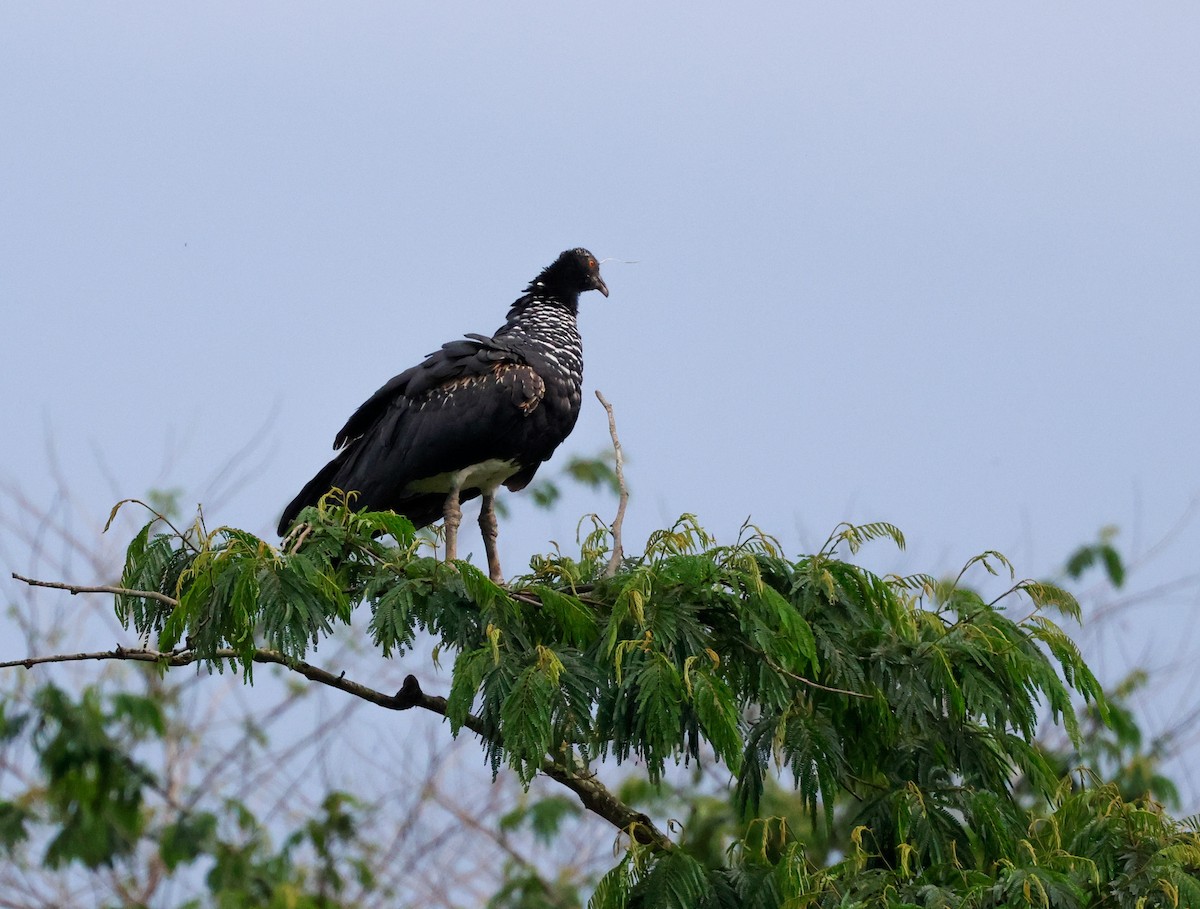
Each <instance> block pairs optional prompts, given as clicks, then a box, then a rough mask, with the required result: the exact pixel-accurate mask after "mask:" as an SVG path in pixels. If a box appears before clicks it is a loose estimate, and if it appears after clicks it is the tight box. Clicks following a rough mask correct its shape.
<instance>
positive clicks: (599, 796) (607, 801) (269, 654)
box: [0, 583, 675, 851]
mask: <svg viewBox="0 0 1200 909" xmlns="http://www.w3.org/2000/svg"><path fill="white" fill-rule="evenodd" d="M45 586H54V587H62V588H63V589H67V590H69V589H71V588H70V586H69V585H58V584H49V583H47V584H46V585H45ZM117 590H118V591H119V592H129V593H134V594H137V595H139V596H140V595H142V593H141V592H139V591H123V590H122V589H121V588H117ZM79 592H81V593H82V592H91V590H88V591H84V590H81V591H79ZM99 592H113V591H111V590H107V589H103V588H102V589H100V591H99ZM238 658H240V655H239V653H238V652H237V651H236V650H231V649H225V648H223V649H220V650H217V651H216V652H214V653H213V654H211V655H208V656H205V657H204V659H214V660H225V659H229V660H232V659H238ZM200 659H201V657H200V656H199V655H198V654H197V653H196V652H195V651H193V650H168V651H158V650H150V649H138V650H128V649H126V648H124V647H116V648H114V649H112V650H100V651H92V652H90V653H64V654H56V655H54V656H41V657H27V658H26V659H23V660H9V661H7V662H3V663H0V669H9V668H14V667H17V666H23V667H25V668H26V669H31V668H33V667H34V666H37V665H40V664H43V663H75V662H80V661H83V660H132V661H134V662H140V663H157V664H159V665H164V666H169V667H175V666H189V665H191V664H193V663H196V662H198V661H199V660H200ZM252 659H253V660H254V662H256V663H267V664H274V665H277V666H282V667H283V668H285V669H288V670H290V671H291V672H296V673H299V674H300V675H302V676H304V677H305V678H306V679H308V680H309V681H311V682H316V683H318V684H321V685H327V686H329V687H330V688H336V689H337V690H338V691H344V692H345V693H346V694H351V695H353V696H354V697H357V698H362V699H363V700H364V701H369V702H370V703H372V704H376V705H378V706H380V707H385V708H387V709H389V710H409V709H411V708H413V707H419V708H421V709H422V710H428V711H429V712H430V713H436V714H437V715H438V716H443V717H444V716H446V699H445V698H443V697H437V696H434V695H429V694H426V693H425V692H424V691H422V690H421V684H420V682H418V681H417V679H416V676H412V675H409V676H407V677H405V679H404V683H403V684H402V685H401V686H400V690H399V691H397V692H396V693H395V694H384V693H383V692H382V691H376V690H375V689H374V688H369V687H367V686H366V685H362V684H359V683H358V682H355V681H352V680H350V679H348V678H346V674H345V673H344V672H343V673H339V674H337V675H335V674H334V673H332V672H330V671H329V670H327V669H322V668H320V667H319V666H314V665H312V664H311V663H308V662H305V661H304V660H293V659H292V658H290V657H288V656H287V655H286V654H283V653H280V652H279V651H277V650H264V649H260V650H256V651H254V654H253V657H252ZM463 726H465V727H466V728H467V729H469V730H471V732H473V733H475V734H476V735H477V736H479V737H480V738H481V739H484V740H485V741H489V742H494V741H496V735H495V733H494V732H493V731H492V730H489V729H488V728H487V726H486V725H485V724H484V722H483V720H482V719H480V718H479V717H477V716H475V715H474V714H470V713H469V714H467V716H466V719H464V721H463ZM540 769H541V772H542V773H544V774H545V775H546V776H548V777H550V778H551V779H552V780H554V781H555V782H557V783H559V784H561V785H563V786H565V787H566V788H567V789H570V790H571V791H572V792H574V793H575V795H577V796H578V797H579V801H580V802H581V803H582V804H583V806H584V807H585V808H587V809H588V810H589V811H591V812H592V813H594V814H597V815H599V816H600V817H602V818H603V819H604V820H606V821H608V822H609V823H610V824H612V825H613V826H614V827H616V828H617V829H618V830H622V831H625V832H626V833H627V834H629V835H630V836H631V837H633V838H634V839H635V840H637V842H639V843H642V844H643V845H647V846H651V847H653V848H654V849H656V850H662V851H665V850H670V849H674V848H675V845H674V843H672V842H671V840H670V839H669V838H668V837H667V836H666V834H664V833H663V832H662V831H660V830H659V829H658V828H657V827H656V826H655V825H654V822H653V821H652V820H651V819H650V818H649V817H648V816H647V815H645V814H642V813H641V812H640V811H634V810H633V809H632V808H630V807H629V806H628V805H626V804H625V803H624V802H622V801H621V800H620V799H618V798H617V797H616V796H615V795H613V794H612V792H610V791H609V790H608V788H607V787H606V786H605V785H604V784H603V783H601V782H600V781H599V780H598V779H597V778H596V776H595V774H593V773H591V772H590V771H583V772H581V771H580V770H578V769H575V768H570V767H567V766H566V765H565V764H563V763H561V762H558V761H553V760H551V759H550V758H546V759H545V760H543V761H542V765H541V768H540Z"/></svg>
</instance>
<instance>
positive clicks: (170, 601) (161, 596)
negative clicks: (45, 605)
mask: <svg viewBox="0 0 1200 909" xmlns="http://www.w3.org/2000/svg"><path fill="white" fill-rule="evenodd" d="M12 576H13V578H14V579H16V580H18V581H22V582H23V583H25V584H28V585H29V586H30V587H53V588H54V589H55V590H65V591H67V592H68V593H69V594H71V596H75V594H77V593H115V594H117V595H118V596H126V597H145V598H146V599H148V600H158V601H159V602H160V603H166V604H167V605H168V606H178V605H179V601H178V600H177V599H175V598H174V597H172V596H168V595H167V594H165V593H159V592H158V591H157V590H130V589H129V588H128V587H114V586H112V585H111V584H98V585H95V586H85V585H82V584H63V583H62V582H60V581H39V580H37V579H36V578H27V577H25V576H24V575H21V574H17V573H16V572H15V571H14V572H13V573H12ZM18 662H20V661H18Z"/></svg>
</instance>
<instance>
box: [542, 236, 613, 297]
mask: <svg viewBox="0 0 1200 909" xmlns="http://www.w3.org/2000/svg"><path fill="white" fill-rule="evenodd" d="M528 290H529V292H531V293H537V292H539V291H540V292H542V293H548V294H550V295H552V296H561V297H563V298H564V299H574V298H576V297H578V296H579V294H581V293H583V292H584V291H585V290H598V291H600V293H602V294H604V296H606V297H607V296H608V285H607V284H605V283H604V279H603V278H601V277H600V263H599V262H598V261H597V259H596V257H595V256H594V255H592V254H591V253H590V252H588V251H587V250H586V249H584V248H583V247H581V246H577V247H576V248H575V249H568V250H566V251H565V252H563V253H560V254H559V257H558V258H557V259H555V260H554V262H552V263H551V264H550V265H548V266H546V267H545V268H544V269H542V273H541V274H540V275H538V276H537V277H536V278H534V279H533V281H532V282H531V283H530V285H529V288H528Z"/></svg>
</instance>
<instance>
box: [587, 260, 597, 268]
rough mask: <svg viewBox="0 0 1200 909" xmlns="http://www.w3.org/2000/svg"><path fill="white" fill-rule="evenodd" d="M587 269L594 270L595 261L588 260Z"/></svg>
mask: <svg viewBox="0 0 1200 909" xmlns="http://www.w3.org/2000/svg"><path fill="white" fill-rule="evenodd" d="M588 268H590V269H593V270H595V268H596V260H595V259H588Z"/></svg>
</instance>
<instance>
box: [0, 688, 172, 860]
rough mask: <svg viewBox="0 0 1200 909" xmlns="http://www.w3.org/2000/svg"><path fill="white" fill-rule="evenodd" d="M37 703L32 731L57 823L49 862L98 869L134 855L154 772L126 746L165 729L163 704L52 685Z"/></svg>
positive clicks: (49, 802) (55, 822)
mask: <svg viewBox="0 0 1200 909" xmlns="http://www.w3.org/2000/svg"><path fill="white" fill-rule="evenodd" d="M34 706H35V709H36V711H37V714H38V722H37V725H36V727H35V729H34V733H33V736H34V742H35V743H36V745H37V751H38V760H39V763H40V765H41V769H42V771H43V773H44V774H45V776H46V781H47V807H48V810H49V819H50V820H51V822H52V823H53V824H55V826H56V827H57V828H58V832H57V833H56V834H55V835H54V836H53V837H52V838H51V840H50V844H49V846H48V847H47V849H46V856H45V862H46V864H47V865H49V866H50V867H52V868H55V867H59V866H61V865H64V864H66V863H68V862H71V861H79V862H81V863H82V864H84V865H86V866H88V867H90V868H95V867H97V866H100V865H111V864H112V863H113V862H114V861H115V860H116V859H119V858H121V857H122V856H126V855H129V854H130V853H131V852H132V851H133V849H134V847H135V846H136V844H137V842H138V839H139V837H140V836H141V834H142V830H143V825H144V824H145V819H146V818H145V815H144V813H143V812H142V799H143V788H144V786H145V784H146V782H147V781H148V780H149V779H150V774H149V772H148V771H147V770H146V768H145V767H143V766H142V765H141V764H139V763H137V762H136V761H135V760H133V759H132V758H131V757H130V756H129V754H128V750H129V748H130V744H132V743H136V742H138V741H143V740H145V739H146V738H147V737H148V736H153V735H156V734H161V732H162V730H163V720H162V714H161V712H160V709H159V706H158V704H156V703H155V702H153V701H151V700H149V699H148V698H141V697H137V696H135V695H131V694H121V695H117V696H116V697H114V698H111V699H110V700H109V702H108V703H107V704H105V703H103V702H102V701H101V699H100V696H99V695H98V693H97V692H96V691H95V690H94V689H88V690H86V691H84V693H83V695H82V697H81V698H80V699H79V700H78V701H75V700H72V699H71V698H70V697H69V696H68V695H67V694H66V693H65V692H63V691H62V690H61V689H59V688H57V687H55V686H53V685H48V686H46V687H44V688H42V689H41V691H40V692H39V693H38V696H37V698H36V700H35V702H34ZM14 841H15V838H14Z"/></svg>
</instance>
